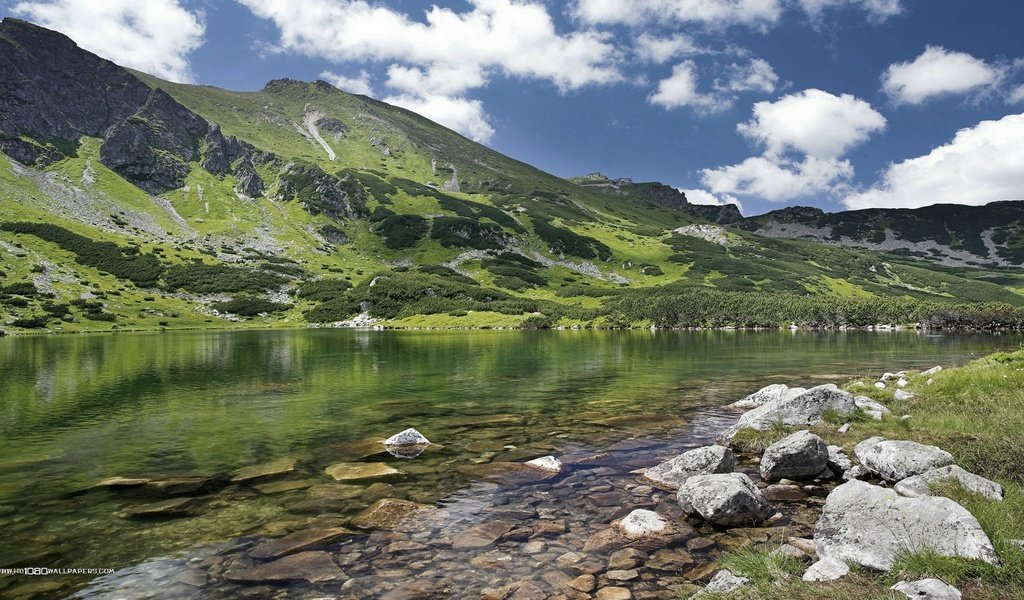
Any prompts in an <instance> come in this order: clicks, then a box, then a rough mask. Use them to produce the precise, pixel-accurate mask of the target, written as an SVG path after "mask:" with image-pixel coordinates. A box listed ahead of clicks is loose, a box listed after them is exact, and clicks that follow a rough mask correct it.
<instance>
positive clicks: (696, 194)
mask: <svg viewBox="0 0 1024 600" xmlns="http://www.w3.org/2000/svg"><path fill="white" fill-rule="evenodd" d="M676 189H678V190H679V191H680V192H682V193H684V194H686V201H687V202H689V203H690V204H698V205H702V206H725V205H726V204H735V205H736V208H738V209H740V212H743V204H742V203H741V202H740V201H739V199H737V198H736V197H735V196H729V195H727V194H725V195H715V194H712V193H711V192H709V191H707V190H701V189H692V190H688V189H683V188H676Z"/></svg>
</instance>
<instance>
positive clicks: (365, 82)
mask: <svg viewBox="0 0 1024 600" xmlns="http://www.w3.org/2000/svg"><path fill="white" fill-rule="evenodd" d="M320 78H321V79H323V80H324V81H326V82H327V83H329V84H331V85H333V86H334V87H336V88H338V89H339V90H341V91H343V92H348V93H350V94H363V95H364V96H373V83H372V82H371V81H370V74H369V73H367V72H366V71H359V74H358V75H356V76H355V77H348V76H346V75H339V74H338V73H335V72H333V71H324V72H322V73H320Z"/></svg>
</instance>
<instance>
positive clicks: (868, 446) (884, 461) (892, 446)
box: [853, 437, 953, 482]
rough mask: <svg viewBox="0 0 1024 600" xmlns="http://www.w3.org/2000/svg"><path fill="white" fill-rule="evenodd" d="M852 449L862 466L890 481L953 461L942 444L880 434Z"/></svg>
mask: <svg viewBox="0 0 1024 600" xmlns="http://www.w3.org/2000/svg"><path fill="white" fill-rule="evenodd" d="M853 453H854V454H855V455H856V456H857V459H858V460H859V461H860V464H861V465H863V466H864V468H866V469H868V470H869V471H871V472H872V473H876V474H877V475H879V476H881V477H882V478H883V479H885V480H886V481H890V482H896V481H901V480H903V479H906V478H907V477H912V476H914V475H920V474H921V473H924V472H925V471H928V470H930V469H934V468H936V467H944V466H946V465H951V464H953V455H952V454H950V453H949V452H946V451H945V450H942V449H941V448H936V447H935V446H927V445H924V444H918V443H917V442H910V441H906V440H900V441H892V440H886V439H885V438H881V437H873V438H869V439H867V440H864V441H863V442H861V443H859V444H857V446H856V447H855V448H854V449H853Z"/></svg>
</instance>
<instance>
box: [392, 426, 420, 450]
mask: <svg viewBox="0 0 1024 600" xmlns="http://www.w3.org/2000/svg"><path fill="white" fill-rule="evenodd" d="M429 443H430V440H428V439H427V438H426V437H424V436H423V434H422V433H420V432H418V431H416V430H415V429H413V428H412V427H410V428H409V429H406V430H405V431H401V432H399V433H396V434H395V435H393V436H391V437H389V438H388V439H386V440H384V445H385V446H426V445H427V444H429Z"/></svg>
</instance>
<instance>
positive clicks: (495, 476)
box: [458, 462, 558, 485]
mask: <svg viewBox="0 0 1024 600" xmlns="http://www.w3.org/2000/svg"><path fill="white" fill-rule="evenodd" d="M458 471H459V472H460V473H462V474H463V475H468V476H469V477H474V478H479V479H485V480H487V481H494V482H497V483H503V484H509V485H516V484H519V485H521V484H526V483H536V482H539V481H545V480H547V479H551V478H553V477H555V476H556V475H558V472H556V471H551V470H549V469H542V468H540V467H538V466H536V465H531V464H527V463H517V462H492V463H485V464H480V465H462V466H460V467H458Z"/></svg>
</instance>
